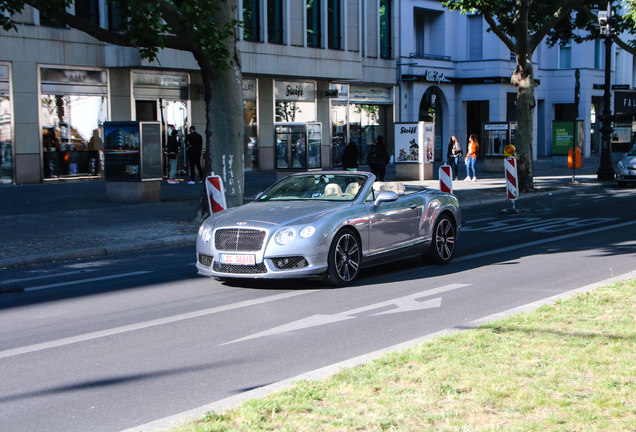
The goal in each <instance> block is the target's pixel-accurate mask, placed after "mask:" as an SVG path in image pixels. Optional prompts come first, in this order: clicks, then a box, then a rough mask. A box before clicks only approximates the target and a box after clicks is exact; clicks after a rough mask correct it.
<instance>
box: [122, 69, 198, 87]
mask: <svg viewBox="0 0 636 432" xmlns="http://www.w3.org/2000/svg"><path fill="white" fill-rule="evenodd" d="M133 85H142V86H152V87H188V75H187V74H150V73H138V72H133Z"/></svg>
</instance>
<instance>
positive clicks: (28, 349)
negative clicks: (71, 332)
mask: <svg viewBox="0 0 636 432" xmlns="http://www.w3.org/2000/svg"><path fill="white" fill-rule="evenodd" d="M316 291H318V290H309V291H293V292H288V293H283V294H277V295H273V296H268V297H264V298H260V299H254V300H246V301H244V302H239V303H234V304H229V305H225V306H219V307H215V308H209V309H203V310H200V311H195V312H189V313H185V314H180V315H174V316H171V317H166V318H159V319H155V320H150V321H145V322H140V323H137V324H130V325H126V326H122V327H115V328H112V329H108V330H102V331H97V332H93V333H86V334H83V335H78V336H72V337H68V338H64V339H58V340H54V341H49V342H43V343H39V344H34V345H28V346H24V347H20V348H14V349H10V350H6V351H0V359H3V358H7V357H13V356H17V355H20V354H27V353H32V352H36V351H42V350H45V349H49V348H55V347H61V346H65V345H70V344H74V343H77V342H85V341H89V340H93V339H98V338H102V337H106V336H113V335H117V334H121V333H126V332H131V331H135V330H141V329H145V328H149V327H154V326H159V325H163V324H169V323H173V322H177V321H183V320H188V319H192V318H198V317H202V316H205V315H212V314H215V313H219V312H225V311H229V310H233V309H239V308H243V307H248V306H254V305H258V304H263V303H268V302H272V301H276V300H283V299H287V298H291V297H296V296H300V295H305V294H310V293H313V292H316Z"/></svg>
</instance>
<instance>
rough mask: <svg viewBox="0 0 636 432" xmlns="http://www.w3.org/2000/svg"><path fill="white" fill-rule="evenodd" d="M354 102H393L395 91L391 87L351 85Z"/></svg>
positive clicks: (351, 97)
mask: <svg viewBox="0 0 636 432" xmlns="http://www.w3.org/2000/svg"><path fill="white" fill-rule="evenodd" d="M349 91H350V92H351V95H350V99H351V102H352V103H360V102H366V103H377V104H392V103H393V92H392V88H391V87H376V86H373V87H372V86H354V85H352V86H350V89H349Z"/></svg>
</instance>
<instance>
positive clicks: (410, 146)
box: [395, 123, 420, 163]
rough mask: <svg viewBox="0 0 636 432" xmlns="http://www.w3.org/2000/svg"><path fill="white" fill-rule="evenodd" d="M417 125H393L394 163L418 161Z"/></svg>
mask: <svg viewBox="0 0 636 432" xmlns="http://www.w3.org/2000/svg"><path fill="white" fill-rule="evenodd" d="M417 132H418V124H417V123H395V162H397V163H417V162H419V161H420V143H419V136H418V133H417Z"/></svg>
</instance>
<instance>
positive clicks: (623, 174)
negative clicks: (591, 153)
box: [616, 168, 636, 182]
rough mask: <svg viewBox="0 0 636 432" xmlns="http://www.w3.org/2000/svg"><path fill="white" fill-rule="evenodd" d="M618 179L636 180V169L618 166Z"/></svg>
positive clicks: (623, 180) (625, 180)
mask: <svg viewBox="0 0 636 432" xmlns="http://www.w3.org/2000/svg"><path fill="white" fill-rule="evenodd" d="M616 180H618V181H620V182H636V170H630V169H627V168H617V169H616Z"/></svg>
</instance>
